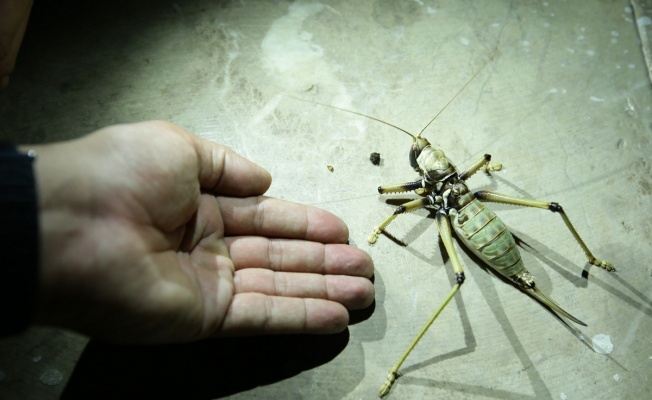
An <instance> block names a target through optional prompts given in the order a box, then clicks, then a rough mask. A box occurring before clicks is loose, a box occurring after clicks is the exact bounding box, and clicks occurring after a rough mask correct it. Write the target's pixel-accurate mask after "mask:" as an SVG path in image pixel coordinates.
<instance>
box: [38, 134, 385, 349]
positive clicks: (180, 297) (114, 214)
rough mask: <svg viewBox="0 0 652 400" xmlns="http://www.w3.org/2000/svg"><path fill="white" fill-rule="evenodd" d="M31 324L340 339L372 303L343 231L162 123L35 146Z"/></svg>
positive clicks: (117, 333) (147, 337)
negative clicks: (35, 294) (37, 269)
mask: <svg viewBox="0 0 652 400" xmlns="http://www.w3.org/2000/svg"><path fill="white" fill-rule="evenodd" d="M35 149H36V152H37V154H38V156H37V161H36V167H35V168H36V176H37V181H38V189H39V201H40V209H41V231H42V248H43V257H42V258H43V268H42V278H41V288H42V290H41V293H42V296H41V299H40V303H39V310H38V315H37V318H38V321H40V322H43V323H49V324H55V325H59V326H64V327H68V328H72V329H76V330H78V331H81V332H84V333H87V334H89V335H91V336H93V337H96V338H100V339H104V340H110V341H114V342H130V343H160V342H174V341H188V340H195V339H200V338H205V337H210V336H216V335H224V334H264V333H292V332H297V333H299V332H314V333H329V332H337V331H341V330H342V329H344V328H345V327H346V325H347V323H348V311H347V310H350V309H356V308H363V307H366V306H368V305H369V304H370V303H371V301H372V300H373V296H374V290H373V285H372V284H371V282H370V281H369V279H368V278H369V277H370V276H371V274H372V273H373V263H372V262H371V259H370V258H369V256H368V255H367V254H366V253H364V252H362V251H360V250H357V249H355V248H353V247H350V246H348V245H346V244H345V243H346V240H347V238H348V230H347V228H346V225H345V224H344V223H343V222H342V221H341V220H340V219H338V218H337V217H335V216H334V215H332V214H330V213H328V212H326V211H322V210H319V209H316V208H313V207H309V206H304V205H299V204H296V203H292V202H287V201H282V200H278V199H273V198H269V197H265V196H263V193H264V192H265V191H266V190H267V189H268V188H269V185H270V184H271V177H270V175H269V173H268V172H267V171H265V170H264V169H262V168H260V167H259V166H257V165H255V164H254V163H252V162H250V161H248V160H246V159H244V158H242V157H241V156H239V155H238V154H236V153H235V152H233V151H232V150H230V149H228V148H225V147H223V146H219V145H216V144H214V143H211V142H208V141H206V140H203V139H201V138H199V137H197V136H195V135H192V134H190V133H188V132H186V131H185V130H183V129H181V128H179V127H177V126H175V125H172V124H169V123H164V122H147V123H140V124H133V125H119V126H113V127H109V128H105V129H103V130H101V131H98V132H96V133H94V134H91V135H88V136H86V137H84V138H82V139H78V140H74V141H70V142H66V143H60V144H54V145H46V146H39V147H36V148H35Z"/></svg>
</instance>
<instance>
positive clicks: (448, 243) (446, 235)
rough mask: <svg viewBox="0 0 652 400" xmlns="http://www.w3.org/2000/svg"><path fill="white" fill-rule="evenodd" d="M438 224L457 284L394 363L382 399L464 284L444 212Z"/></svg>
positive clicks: (438, 218)
mask: <svg viewBox="0 0 652 400" xmlns="http://www.w3.org/2000/svg"><path fill="white" fill-rule="evenodd" d="M436 222H437V229H438V230H439V237H441V240H442V242H443V243H444V247H445V248H446V252H447V253H448V256H449V258H450V260H451V264H453V270H454V271H455V278H456V282H455V284H454V285H453V287H452V288H451V291H450V292H449V293H448V296H446V298H445V299H444V301H443V302H442V303H441V305H440V306H439V308H437V309H436V310H435V312H434V313H433V314H432V315H431V316H430V319H429V320H428V322H426V324H425V325H424V326H423V328H421V330H420V331H419V333H418V334H417V336H416V337H415V338H414V339H413V340H412V343H410V345H409V346H408V348H407V349H405V351H404V352H403V354H402V355H401V357H399V359H398V360H397V361H396V362H395V363H394V365H393V366H392V368H391V369H390V370H389V373H388V374H387V378H386V379H385V382H384V383H383V385H382V386H381V387H380V390H379V391H378V395H379V396H380V397H383V396H385V395H386V394H387V393H389V390H390V389H391V387H392V385H393V384H394V381H395V380H396V378H398V370H399V368H401V365H403V362H404V361H405V359H407V357H408V356H409V355H410V353H411V352H412V350H413V349H414V347H415V346H416V345H417V343H419V340H421V338H422V337H423V335H425V333H426V332H427V331H428V328H430V326H431V325H432V323H433V322H435V320H436V319H437V317H438V316H439V314H441V312H442V311H443V310H444V308H445V307H446V306H447V305H448V303H449V302H450V301H451V299H452V298H453V297H454V296H455V294H456V293H457V292H458V291H459V289H460V286H462V284H463V283H464V270H463V269H462V263H461V262H460V257H459V255H458V254H457V250H455V247H453V236H452V234H451V224H450V221H449V219H448V215H447V214H446V213H445V212H444V211H439V212H438V213H437V217H436Z"/></svg>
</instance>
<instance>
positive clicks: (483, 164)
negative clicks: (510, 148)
mask: <svg viewBox="0 0 652 400" xmlns="http://www.w3.org/2000/svg"><path fill="white" fill-rule="evenodd" d="M489 161H491V154H485V155H484V157H482V158H481V159H479V160H478V161H476V162H475V163H474V164H473V165H471V166H470V167H469V169H467V170H466V171H464V172H462V173H461V174H460V179H461V180H463V181H465V180H467V179H469V178H470V177H471V175H473V174H475V173H476V172H478V171H479V170H482V171H484V172H485V173H487V174H489V173H490V172H491V171H500V170H501V169H502V168H503V165H502V164H491V165H490V164H489Z"/></svg>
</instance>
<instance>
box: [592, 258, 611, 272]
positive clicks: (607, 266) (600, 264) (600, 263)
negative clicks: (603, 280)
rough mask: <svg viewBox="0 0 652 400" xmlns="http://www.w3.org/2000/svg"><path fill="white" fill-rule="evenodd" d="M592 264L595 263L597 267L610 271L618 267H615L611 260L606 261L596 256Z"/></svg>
mask: <svg viewBox="0 0 652 400" xmlns="http://www.w3.org/2000/svg"><path fill="white" fill-rule="evenodd" d="M590 263H591V264H593V265H595V266H596V267H600V268H604V269H606V270H607V271H609V272H614V271H615V270H616V268H614V266H613V265H611V263H610V262H609V261H604V260H601V259H599V258H594V259H593V260H591V261H590Z"/></svg>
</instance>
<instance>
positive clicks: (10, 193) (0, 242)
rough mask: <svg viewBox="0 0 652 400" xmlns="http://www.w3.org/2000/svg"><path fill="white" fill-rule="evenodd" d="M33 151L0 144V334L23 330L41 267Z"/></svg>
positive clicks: (27, 319) (33, 301)
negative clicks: (24, 150)
mask: <svg viewBox="0 0 652 400" xmlns="http://www.w3.org/2000/svg"><path fill="white" fill-rule="evenodd" d="M34 158H35V154H34V152H31V151H30V152H29V153H28V154H24V153H21V152H20V151H18V149H17V148H16V146H14V145H11V144H7V143H0V307H2V311H0V336H6V335H12V334H16V333H19V332H21V331H23V330H25V329H26V328H27V327H28V326H29V324H30V323H31V321H32V316H33V313H34V309H35V305H36V296H37V290H38V278H39V266H40V230H39V215H38V198H37V193H36V180H35V177H34V169H33V161H34Z"/></svg>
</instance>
